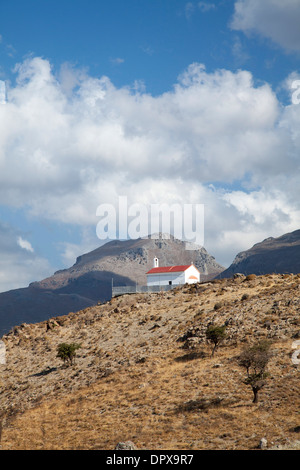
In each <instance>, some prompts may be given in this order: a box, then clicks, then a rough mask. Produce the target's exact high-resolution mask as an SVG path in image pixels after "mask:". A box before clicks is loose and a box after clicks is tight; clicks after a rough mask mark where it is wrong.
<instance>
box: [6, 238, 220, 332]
mask: <svg viewBox="0 0 300 470" xmlns="http://www.w3.org/2000/svg"><path fill="white" fill-rule="evenodd" d="M185 248H186V245H185V242H184V241H182V240H178V239H176V238H174V237H173V236H171V235H168V234H161V235H160V236H157V237H156V238H151V237H150V236H149V237H145V238H140V239H137V240H124V241H123V240H121V241H120V240H112V241H109V242H107V243H105V244H104V245H102V246H100V247H98V248H96V249H95V250H92V251H90V252H88V253H85V254H83V255H80V256H78V257H77V259H76V261H75V263H74V264H73V266H71V267H69V268H66V269H63V270H59V271H56V272H55V273H54V274H53V275H52V276H49V277H47V278H45V279H42V280H41V281H36V282H32V283H31V284H30V285H29V286H28V287H25V288H22V289H15V290H12V291H8V292H4V293H0V336H2V335H3V334H4V333H6V332H7V331H9V330H10V329H11V328H13V327H14V326H16V325H19V324H21V323H28V322H39V321H43V320H45V319H48V318H51V317H53V316H57V315H65V314H67V313H69V312H75V311H78V310H82V309H83V308H86V307H90V306H92V305H95V304H97V303H99V302H100V303H101V302H105V301H107V300H109V299H110V298H111V293H112V284H113V285H114V286H134V285H136V283H137V284H141V285H146V282H147V280H146V272H147V271H148V270H149V269H150V268H151V267H152V266H153V258H154V256H158V257H159V259H160V263H161V265H162V266H163V265H172V264H190V263H191V262H193V263H194V264H195V265H196V267H197V268H198V269H199V270H200V271H201V273H202V280H204V279H211V278H213V277H215V276H216V275H217V274H219V273H220V272H221V271H223V270H224V267H223V266H221V265H220V264H218V263H217V262H216V261H215V259H214V257H213V256H211V255H210V254H209V253H208V252H207V251H206V250H205V248H203V247H197V249H195V250H186V249H185ZM203 273H204V274H203Z"/></svg>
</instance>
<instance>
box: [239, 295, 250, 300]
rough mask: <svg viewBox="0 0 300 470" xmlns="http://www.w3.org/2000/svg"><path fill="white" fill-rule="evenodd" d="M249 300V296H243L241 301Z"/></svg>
mask: <svg viewBox="0 0 300 470" xmlns="http://www.w3.org/2000/svg"><path fill="white" fill-rule="evenodd" d="M247 299H249V294H243V295H242V299H241V300H247Z"/></svg>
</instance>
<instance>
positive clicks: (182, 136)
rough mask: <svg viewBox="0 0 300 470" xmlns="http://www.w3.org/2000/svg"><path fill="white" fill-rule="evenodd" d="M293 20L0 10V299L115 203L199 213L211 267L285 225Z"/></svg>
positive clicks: (288, 10) (140, 10)
mask: <svg viewBox="0 0 300 470" xmlns="http://www.w3.org/2000/svg"><path fill="white" fill-rule="evenodd" d="M299 22H300V0H286V1H285V2H282V1H279V0H265V1H264V2H261V1H259V0H219V1H217V0H216V1H190V2H188V1H180V0H128V1H126V2H124V1H120V0H115V1H114V0H110V1H109V2H108V1H101V0H85V1H82V0H60V1H57V0H51V1H48V0H27V1H26V2H24V1H23V0H0V84H1V86H0V179H1V185H0V291H5V290H9V289H11V288H16V287H24V286H27V285H28V284H29V282H31V281H34V280H39V279H42V278H43V277H46V276H48V275H51V274H52V273H53V272H54V271H55V270H57V269H61V268H63V267H68V266H70V265H72V264H73V263H74V262H75V259H76V256H78V255H80V254H82V253H84V252H87V251H89V250H91V249H93V248H95V247H97V246H99V244H100V240H99V239H98V238H97V236H96V224H97V217H96V210H97V207H98V206H99V204H103V203H108V204H114V205H115V206H117V203H118V197H119V196H124V195H126V196H127V197H128V201H129V203H130V204H135V203H140V204H144V205H147V204H152V203H167V204H172V203H179V204H182V205H183V204H204V206H205V239H204V246H205V247H206V248H207V250H208V251H209V252H210V253H211V254H213V255H214V256H215V257H216V259H217V261H219V262H220V263H222V264H223V265H224V266H228V265H229V264H230V263H231V261H232V260H233V258H234V256H235V255H236V254H237V252H239V251H241V250H243V249H247V248H249V247H250V246H252V245H253V244H254V243H256V242H258V241H261V240H262V239H263V238H266V237H268V236H278V235H281V234H283V233H286V232H287V231H291V230H295V229H297V228H299V222H300V207H299V202H298V200H299V189H298V187H299V149H300V131H299V129H300V126H299V121H300V111H299V109H300V108H299V104H298V100H297V99H296V100H295V99H294V100H293V97H294V98H295V96H296V98H298V94H297V90H298V81H299V78H300V62H299V59H300V31H299ZM293 86H294V88H292V87H293ZM4 88H5V92H4ZM299 88H300V86H299ZM293 93H294V94H293ZM299 97H300V93H299Z"/></svg>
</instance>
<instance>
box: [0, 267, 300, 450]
mask: <svg viewBox="0 0 300 470" xmlns="http://www.w3.org/2000/svg"><path fill="white" fill-rule="evenodd" d="M252 277H253V279H251V277H250V278H245V277H237V278H236V279H224V280H216V281H212V282H208V283H203V284H198V285H196V286H185V287H183V288H181V289H175V290H173V291H171V292H168V293H160V294H151V295H150V294H139V295H133V296H130V295H125V296H122V297H118V298H115V299H112V300H111V301H109V302H107V303H105V304H103V305H97V306H93V307H90V308H87V309H84V310H81V311H79V312H76V313H70V314H69V315H65V316H59V317H56V318H53V319H51V320H50V321H44V322H41V323H37V324H23V325H20V326H19V327H16V328H14V330H12V331H11V332H10V333H9V334H7V335H5V336H3V338H2V341H3V342H4V343H5V346H6V364H5V365H0V374H1V375H0V386H1V389H0V410H1V413H2V439H1V448H2V449H3V450H5V449H10V450H15V449H25V450H29V449H33V450H36V449H52V450H54V449H57V450H61V449H70V450H71V449H84V450H91V449H99V450H112V449H114V448H115V446H116V444H117V443H118V442H120V441H127V440H130V441H133V442H134V443H135V445H136V447H137V448H138V449H141V450H142V449H148V450H152V449H155V450H166V449H169V450H170V449H174V450H202V449H209V450H244V449H245V450H248V449H257V448H258V446H259V443H260V440H261V439H262V438H265V439H267V446H268V448H269V449H274V448H275V449H282V448H288V449H299V430H300V395H299V370H300V369H299V368H300V366H299V364H297V363H295V360H293V359H292V354H293V352H294V350H293V346H294V345H295V342H297V341H298V340H299V339H300V276H299V275H266V276H259V277H255V276H252ZM210 323H215V324H220V325H222V324H225V323H226V325H227V328H226V332H227V337H226V339H225V341H224V342H223V343H222V344H221V345H220V347H219V348H218V349H217V351H216V353H215V355H214V356H213V357H211V350H212V348H211V345H210V344H209V343H207V340H206V336H205V331H206V328H207V326H208V324H210ZM262 339H267V340H269V341H270V342H271V352H272V356H271V359H270V361H269V363H268V366H267V370H268V372H269V376H268V378H267V381H266V385H265V387H264V388H263V389H262V390H260V392H259V400H258V403H256V404H255V403H252V399H253V394H252V390H251V388H250V387H249V386H247V385H245V384H244V383H243V380H244V378H245V377H246V371H245V369H243V368H241V367H240V366H239V364H238V361H237V358H238V356H239V354H240V352H241V351H242V349H243V348H244V347H245V346H247V345H251V344H254V343H255V342H257V341H259V340H262ZM62 342H67V343H72V342H76V343H80V344H81V348H80V349H79V350H78V352H77V357H76V363H75V364H74V365H72V366H66V365H64V364H63V362H62V361H61V360H60V359H59V358H58V357H57V346H58V345H59V344H60V343H62ZM297 344H298V343H297ZM298 347H299V346H298ZM293 357H295V356H293ZM296 362H297V361H296Z"/></svg>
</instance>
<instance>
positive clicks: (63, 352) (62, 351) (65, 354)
mask: <svg viewBox="0 0 300 470" xmlns="http://www.w3.org/2000/svg"><path fill="white" fill-rule="evenodd" d="M79 348H81V345H80V344H78V343H71V344H68V343H61V344H59V345H58V347H57V357H59V358H60V359H62V360H63V361H64V364H66V363H68V364H69V365H72V364H74V363H75V357H76V350H77V349H79Z"/></svg>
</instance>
